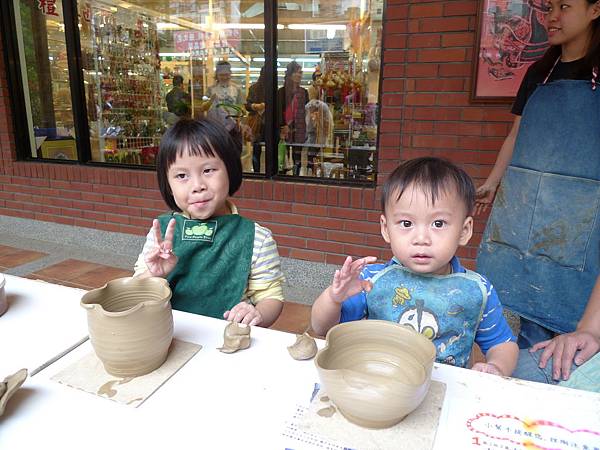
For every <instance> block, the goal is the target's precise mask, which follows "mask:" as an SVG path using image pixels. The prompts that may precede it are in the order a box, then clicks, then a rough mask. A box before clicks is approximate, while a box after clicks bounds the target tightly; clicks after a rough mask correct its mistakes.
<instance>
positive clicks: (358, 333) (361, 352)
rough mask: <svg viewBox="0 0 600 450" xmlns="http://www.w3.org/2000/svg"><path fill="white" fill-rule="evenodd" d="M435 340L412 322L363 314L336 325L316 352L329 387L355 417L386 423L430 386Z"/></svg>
mask: <svg viewBox="0 0 600 450" xmlns="http://www.w3.org/2000/svg"><path fill="white" fill-rule="evenodd" d="M434 360H435V346H434V345H433V344H432V343H431V341H430V340H429V339H427V338H426V337H424V336H422V335H421V334H419V333H417V332H415V331H414V330H413V329H412V328H411V327H409V326H403V325H398V324H397V323H394V322H387V321H382V320H358V321H354V322H346V323H342V324H339V325H336V326H334V327H333V328H331V329H330V330H329V332H328V333H327V337H326V346H325V347H324V348H323V349H321V350H319V352H318V353H317V356H316V358H315V365H316V366H317V372H318V374H319V378H320V379H321V384H322V385H323V387H324V390H325V392H326V393H327V395H328V396H329V397H330V398H331V400H332V401H333V403H335V405H336V406H337V407H338V409H339V410H340V412H341V413H342V414H343V415H344V416H345V417H346V418H347V419H348V420H350V421H351V422H353V423H355V424H357V425H360V426H363V427H367V428H387V427H391V426H393V425H395V424H397V423H398V422H400V421H401V420H402V419H403V418H404V417H405V416H406V415H408V414H409V413H410V412H412V411H413V410H414V409H415V408H417V407H418V406H419V405H420V404H421V402H422V401H423V399H424V398H425V395H426V394H427V392H428V390H429V385H430V384H431V371H432V368H433V361H434Z"/></svg>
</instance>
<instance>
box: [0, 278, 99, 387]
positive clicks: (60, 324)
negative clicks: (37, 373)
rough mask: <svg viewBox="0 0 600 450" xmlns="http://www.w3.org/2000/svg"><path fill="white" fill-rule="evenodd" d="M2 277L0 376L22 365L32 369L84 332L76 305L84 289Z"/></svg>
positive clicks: (84, 324) (83, 316)
mask: <svg viewBox="0 0 600 450" xmlns="http://www.w3.org/2000/svg"><path fill="white" fill-rule="evenodd" d="M4 277H5V278H6V286H5V291H6V297H7V300H8V310H7V311H6V313H4V315H2V316H0V380H2V379H3V378H4V376H6V375H8V374H12V373H14V372H16V371H17V370H19V369H22V368H26V369H28V370H29V372H31V371H33V370H35V369H36V368H37V367H39V366H41V365H42V364H44V363H46V362H48V361H51V360H52V359H53V358H55V357H56V356H58V355H59V354H60V353H61V352H63V351H64V350H66V349H68V348H69V347H71V346H73V345H75V344H77V343H78V342H80V341H81V339H82V338H85V337H86V336H87V334H88V329H87V322H86V313H85V310H84V309H83V308H82V307H81V306H79V300H80V299H81V296H82V295H83V293H84V292H85V291H83V290H80V289H71V288H65V287H64V286H59V285H56V284H51V283H46V282H43V281H34V280H29V279H27V278H20V277H15V276H11V275H4Z"/></svg>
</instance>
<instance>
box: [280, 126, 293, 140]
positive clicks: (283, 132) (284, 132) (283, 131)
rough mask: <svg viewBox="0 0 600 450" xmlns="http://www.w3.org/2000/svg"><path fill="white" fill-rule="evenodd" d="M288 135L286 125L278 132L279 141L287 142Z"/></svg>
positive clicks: (288, 130)
mask: <svg viewBox="0 0 600 450" xmlns="http://www.w3.org/2000/svg"><path fill="white" fill-rule="evenodd" d="M289 134H290V127H289V126H288V125H284V126H282V127H281V130H279V139H281V140H282V141H285V140H287V138H288V135H289Z"/></svg>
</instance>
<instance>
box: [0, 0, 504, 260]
mask: <svg viewBox="0 0 600 450" xmlns="http://www.w3.org/2000/svg"><path fill="white" fill-rule="evenodd" d="M478 3H479V2H477V1H475V0H461V1H431V2H425V1H422V0H412V1H410V0H387V7H386V12H385V14H386V24H385V35H384V44H383V46H384V52H383V53H384V63H385V66H384V71H383V85H382V97H381V103H382V109H381V123H380V139H379V143H380V146H379V164H378V172H379V175H378V184H381V183H382V181H383V180H384V179H385V176H386V175H387V174H389V173H390V172H391V170H393V168H394V167H395V166H396V165H397V164H398V162H399V161H400V160H404V159H408V158H413V157H417V156H425V155H437V156H442V157H446V158H448V159H450V160H452V161H454V162H456V163H459V164H461V165H462V166H463V167H464V168H465V169H466V170H467V171H468V172H469V173H470V174H471V175H472V176H473V177H474V178H475V179H476V181H478V182H481V181H482V180H483V179H484V178H485V177H486V176H487V174H488V173H489V171H490V170H491V165H492V164H493V162H494V160H495V157H496V154H497V151H498V149H499V148H500V145H501V144H502V141H503V138H504V136H506V134H507V133H508V130H509V126H510V123H511V122H512V116H511V115H510V113H509V107H508V106H507V105H500V106H498V105H486V104H472V103H470V101H469V92H470V89H471V81H472V80H471V72H472V63H473V53H474V40H475V29H476V19H477V8H478ZM1 52H2V49H1V48H0V56H1ZM8 95H9V92H8V88H7V83H6V73H5V70H4V59H3V57H0V164H1V166H0V214H2V215H10V216H17V217H23V218H32V219H37V220H44V221H50V222H58V223H64V224H69V225H78V226H84V227H89V228H97V229H102V230H108V231H118V232H124V233H132V234H145V233H146V232H147V229H148V228H149V225H150V223H151V222H150V221H151V218H153V217H155V216H156V215H158V214H159V213H161V212H163V211H164V209H165V206H164V204H163V202H162V200H161V197H160V194H159V192H158V188H157V184H156V180H155V175H154V173H153V172H150V171H141V170H140V171H136V170H124V169H111V168H98V167H85V166H80V165H66V164H44V163H28V162H18V161H15V143H14V134H13V128H12V126H13V125H12V120H11V118H10V114H11V113H10V104H9V99H8ZM378 194H379V189H373V188H351V187H338V186H320V185H313V184H303V183H290V182H280V181H278V182H274V181H271V180H266V181H263V180H256V179H248V180H245V181H244V183H243V185H242V189H241V190H240V192H238V194H236V204H237V205H238V206H239V207H240V208H241V209H242V211H243V213H244V215H246V216H247V217H249V218H251V219H254V220H257V221H259V222H260V223H261V224H263V225H265V226H268V227H269V228H271V230H272V231H273V232H274V233H275V236H276V239H277V242H278V245H279V250H280V253H281V254H282V255H284V256H289V257H293V258H300V259H306V260H312V261H320V262H327V263H333V264H340V263H341V262H342V261H343V259H344V257H345V255H347V254H350V255H353V256H364V255H375V256H378V257H381V258H387V257H389V251H388V250H387V249H386V246H385V243H384V242H383V239H382V238H381V236H380V235H379V195H378ZM485 219H486V218H477V220H476V221H475V236H474V238H473V239H472V241H471V243H470V245H469V246H468V247H466V248H465V249H461V250H460V253H459V255H460V256H461V257H462V258H463V261H464V262H465V263H466V265H467V266H471V267H473V260H474V257H475V254H476V249H477V245H478V244H479V240H480V238H481V233H482V231H483V227H484V225H485V222H484V220H485Z"/></svg>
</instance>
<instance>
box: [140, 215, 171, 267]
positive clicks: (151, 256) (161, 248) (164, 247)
mask: <svg viewBox="0 0 600 450" xmlns="http://www.w3.org/2000/svg"><path fill="white" fill-rule="evenodd" d="M152 231H154V241H155V243H156V245H155V246H154V248H153V249H151V250H150V251H149V252H148V253H146V254H145V255H144V261H145V262H146V266H148V271H149V272H150V274H151V275H152V276H154V277H163V278H164V277H166V276H167V275H169V274H170V273H171V271H172V270H173V269H174V268H175V266H176V265H177V256H175V254H174V253H173V236H174V235H175V219H171V220H169V223H168V225H167V230H166V232H165V238H164V240H163V238H162V234H161V231H160V224H159V222H158V220H156V219H154V220H153V221H152Z"/></svg>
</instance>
